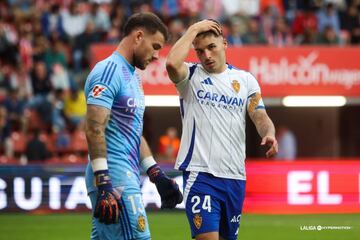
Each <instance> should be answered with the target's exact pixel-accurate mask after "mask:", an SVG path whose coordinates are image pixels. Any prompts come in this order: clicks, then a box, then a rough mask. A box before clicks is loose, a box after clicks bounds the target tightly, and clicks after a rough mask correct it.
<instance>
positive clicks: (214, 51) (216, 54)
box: [193, 35, 227, 73]
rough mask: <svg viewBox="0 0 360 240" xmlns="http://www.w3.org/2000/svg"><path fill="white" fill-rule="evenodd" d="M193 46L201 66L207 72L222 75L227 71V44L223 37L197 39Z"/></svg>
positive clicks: (210, 36) (212, 36)
mask: <svg viewBox="0 0 360 240" xmlns="http://www.w3.org/2000/svg"><path fill="white" fill-rule="evenodd" d="M193 44H194V48H195V51H196V54H197V56H198V58H199V60H200V62H201V65H202V66H203V67H204V68H205V70H206V71H208V72H209V73H221V72H223V71H224V70H225V69H226V56H225V50H226V48H227V42H226V40H225V39H224V38H223V37H222V36H219V37H215V36H214V35H208V36H205V37H202V36H200V37H197V38H195V40H194V42H193Z"/></svg>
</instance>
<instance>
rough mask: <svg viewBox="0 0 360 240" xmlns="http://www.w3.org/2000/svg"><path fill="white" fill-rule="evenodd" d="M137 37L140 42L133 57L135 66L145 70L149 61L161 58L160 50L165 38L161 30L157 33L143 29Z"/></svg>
mask: <svg viewBox="0 0 360 240" xmlns="http://www.w3.org/2000/svg"><path fill="white" fill-rule="evenodd" d="M137 37H138V38H137V40H138V42H137V44H136V46H135V49H134V57H133V59H134V66H135V67H137V68H140V69H141V70H144V69H145V68H146V67H147V65H149V63H151V62H152V61H154V60H157V59H159V51H160V49H161V48H162V47H163V46H164V44H165V38H164V36H163V35H162V34H161V33H160V32H159V31H157V32H156V33H155V34H150V33H147V32H146V31H142V33H140V34H139V36H137Z"/></svg>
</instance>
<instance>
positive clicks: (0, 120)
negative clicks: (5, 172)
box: [0, 106, 14, 158]
mask: <svg viewBox="0 0 360 240" xmlns="http://www.w3.org/2000/svg"><path fill="white" fill-rule="evenodd" d="M7 119H8V116H7V111H6V108H5V107H3V106H0V155H5V156H6V157H8V158H12V157H13V155H14V154H13V146H12V142H11V139H10V128H9V125H8V124H7V123H8V121H7Z"/></svg>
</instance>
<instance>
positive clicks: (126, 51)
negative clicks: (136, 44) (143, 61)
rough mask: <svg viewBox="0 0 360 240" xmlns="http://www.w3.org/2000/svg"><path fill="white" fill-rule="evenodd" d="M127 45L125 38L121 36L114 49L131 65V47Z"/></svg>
mask: <svg viewBox="0 0 360 240" xmlns="http://www.w3.org/2000/svg"><path fill="white" fill-rule="evenodd" d="M128 46H129V44H128V43H127V39H126V38H123V40H122V41H121V42H120V43H119V45H118V46H117V48H116V50H115V51H116V52H118V53H119V54H120V55H121V56H123V57H124V58H125V60H126V61H127V62H128V63H129V64H131V65H133V52H132V49H131V48H129V47H128Z"/></svg>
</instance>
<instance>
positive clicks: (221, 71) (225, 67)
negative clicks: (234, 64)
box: [209, 64, 228, 74]
mask: <svg viewBox="0 0 360 240" xmlns="http://www.w3.org/2000/svg"><path fill="white" fill-rule="evenodd" d="M227 67H228V66H227V65H226V64H224V65H222V66H221V67H220V68H218V69H217V70H215V71H211V72H210V71H209V73H212V74H221V73H223V72H225V70H226V69H227Z"/></svg>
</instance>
